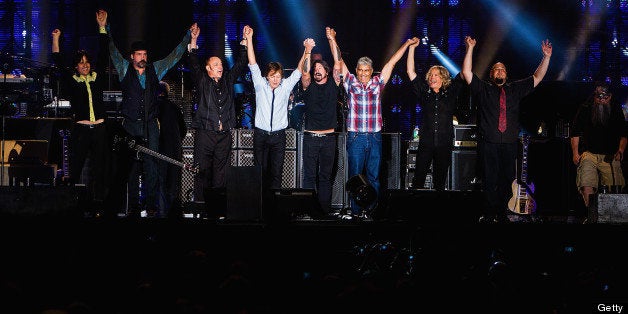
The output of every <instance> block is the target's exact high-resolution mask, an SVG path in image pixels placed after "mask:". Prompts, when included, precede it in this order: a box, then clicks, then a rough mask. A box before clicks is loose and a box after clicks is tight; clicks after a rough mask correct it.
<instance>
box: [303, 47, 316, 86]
mask: <svg viewBox="0 0 628 314" xmlns="http://www.w3.org/2000/svg"><path fill="white" fill-rule="evenodd" d="M303 46H304V47H305V50H304V51H303V57H302V58H301V63H299V65H300V66H301V69H302V70H301V84H302V85H303V89H304V90H305V89H307V88H308V86H310V83H311V82H312V76H311V75H310V70H311V69H312V49H313V48H314V46H316V43H315V42H314V39H312V38H307V39H305V40H304V41H303Z"/></svg>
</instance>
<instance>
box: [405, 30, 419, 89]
mask: <svg viewBox="0 0 628 314" xmlns="http://www.w3.org/2000/svg"><path fill="white" fill-rule="evenodd" d="M410 41H411V43H410V46H408V60H407V62H406V72H407V73H408V77H409V78H410V81H412V80H414V78H415V77H416V70H415V69H414V49H415V48H416V47H417V46H418V45H419V38H417V37H412V39H410Z"/></svg>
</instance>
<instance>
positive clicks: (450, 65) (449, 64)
mask: <svg viewBox="0 0 628 314" xmlns="http://www.w3.org/2000/svg"><path fill="white" fill-rule="evenodd" d="M430 52H432V54H433V55H434V57H436V59H438V61H440V62H441V64H442V65H443V66H444V67H445V68H446V69H447V71H449V73H450V75H451V77H452V78H453V77H455V76H456V75H457V74H458V73H459V72H460V67H458V66H457V65H456V64H455V63H454V62H453V61H451V59H449V57H447V56H446V55H445V54H444V53H442V52H441V51H440V49H438V47H436V46H434V45H430Z"/></svg>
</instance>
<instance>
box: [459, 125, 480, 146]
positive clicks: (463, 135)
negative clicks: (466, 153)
mask: <svg viewBox="0 0 628 314" xmlns="http://www.w3.org/2000/svg"><path fill="white" fill-rule="evenodd" d="M477 146H478V127H477V126H476V125H475V124H459V125H454V147H477Z"/></svg>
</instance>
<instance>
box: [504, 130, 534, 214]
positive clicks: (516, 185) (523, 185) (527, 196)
mask: <svg viewBox="0 0 628 314" xmlns="http://www.w3.org/2000/svg"><path fill="white" fill-rule="evenodd" d="M529 143H530V136H529V135H523V136H522V137H521V144H523V145H522V147H523V149H522V154H521V178H520V180H519V181H518V180H517V179H515V180H513V181H512V197H511V198H510V200H509V201H508V209H509V210H510V211H512V212H514V213H515V214H519V215H530V214H534V213H536V201H535V200H534V198H533V196H534V183H532V182H530V183H528V182H527V181H528V178H527V177H528V144H529Z"/></svg>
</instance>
